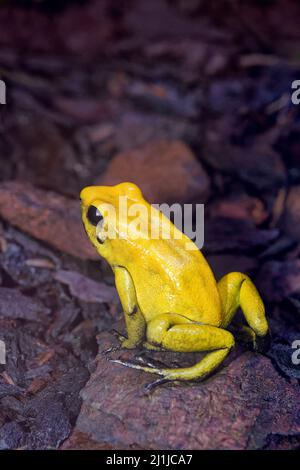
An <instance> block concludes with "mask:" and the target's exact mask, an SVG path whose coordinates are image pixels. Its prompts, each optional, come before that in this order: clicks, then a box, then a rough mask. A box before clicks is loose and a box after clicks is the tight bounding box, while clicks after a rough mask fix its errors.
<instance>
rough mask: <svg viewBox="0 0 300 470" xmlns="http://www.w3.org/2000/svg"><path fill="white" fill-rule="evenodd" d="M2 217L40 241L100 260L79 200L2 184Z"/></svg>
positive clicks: (82, 256)
mask: <svg viewBox="0 0 300 470" xmlns="http://www.w3.org/2000/svg"><path fill="white" fill-rule="evenodd" d="M0 216H1V217H3V218H4V219H5V220H7V221H8V222H10V223H11V224H12V225H14V226H16V227H18V228H19V229H21V230H23V231H24V232H26V233H29V234H30V235H32V236H34V237H35V238H37V239H38V240H42V241H44V242H46V243H49V244H50V245H52V246H53V247H55V248H57V249H58V250H60V251H63V252H65V253H68V254H70V255H72V256H76V257H77V258H81V259H99V257H98V255H97V252H96V251H95V250H94V249H93V247H92V246H91V245H90V243H89V241H88V239H87V236H86V234H85V233H84V229H83V225H82V221H81V215H80V203H79V200H78V201H76V200H73V199H69V198H67V197H65V196H61V195H59V194H56V193H54V192H52V191H44V190H40V189H35V188H33V187H32V186H30V185H27V184H23V183H20V182H17V181H10V182H5V183H2V184H1V185H0Z"/></svg>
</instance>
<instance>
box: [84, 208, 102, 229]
mask: <svg viewBox="0 0 300 470" xmlns="http://www.w3.org/2000/svg"><path fill="white" fill-rule="evenodd" d="M87 219H88V221H89V222H90V223H91V224H92V225H94V226H95V227H97V225H98V224H99V222H101V221H102V220H103V215H102V214H101V212H100V211H99V209H97V207H95V206H90V207H89V209H88V211H87Z"/></svg>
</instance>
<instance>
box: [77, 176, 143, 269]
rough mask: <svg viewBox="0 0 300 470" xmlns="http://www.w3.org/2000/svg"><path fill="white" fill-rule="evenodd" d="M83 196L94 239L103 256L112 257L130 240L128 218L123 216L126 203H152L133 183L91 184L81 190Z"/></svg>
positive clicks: (86, 220)
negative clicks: (113, 253)
mask: <svg viewBox="0 0 300 470" xmlns="http://www.w3.org/2000/svg"><path fill="white" fill-rule="evenodd" d="M80 199H81V210H82V220H83V224H84V227H85V230H86V232H87V235H88V237H89V239H90V241H91V242H92V243H93V245H94V246H95V247H96V249H97V251H98V252H99V254H100V255H101V256H103V257H104V258H106V259H108V260H111V257H112V251H119V252H120V250H122V249H124V243H125V242H126V241H128V240H127V239H128V237H127V235H126V233H127V232H126V230H125V229H127V219H126V217H124V218H123V217H122V216H121V217H120V212H121V211H123V212H124V204H125V206H126V207H127V208H128V207H130V206H132V205H133V204H142V205H147V204H148V203H147V202H146V201H145V200H144V198H143V195H142V193H141V191H140V189H139V188H138V187H137V186H136V185H135V184H133V183H121V184H118V185H116V186H88V187H86V188H84V189H83V190H82V191H81V193H80ZM126 248H127V249H128V246H127V247H126Z"/></svg>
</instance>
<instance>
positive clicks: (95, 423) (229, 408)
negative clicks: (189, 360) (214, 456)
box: [75, 333, 300, 449]
mask: <svg viewBox="0 0 300 470" xmlns="http://www.w3.org/2000/svg"><path fill="white" fill-rule="evenodd" d="M100 341H101V347H103V349H105V348H106V347H108V346H111V345H114V344H116V343H115V341H116V340H113V339H112V336H111V335H109V334H107V333H104V334H102V336H101V337H100ZM135 354H136V351H131V352H124V351H122V354H121V356H122V357H123V358H125V357H126V358H128V359H131V360H134V355H135ZM148 355H150V353H148ZM170 355H171V363H172V364H173V366H174V361H175V359H177V364H176V365H177V366H178V363H179V364H182V365H183V364H184V363H186V357H187V356H188V355H179V354H174V353H155V354H154V353H151V355H150V356H151V358H152V360H153V357H155V358H158V359H160V360H161V361H163V362H164V363H165V362H166V356H167V357H169V358H170ZM233 355H234V354H232V355H231V356H230V357H229V360H228V365H227V366H226V365H225V366H224V365H223V367H222V368H221V369H220V370H219V371H218V372H217V373H214V374H213V375H212V376H211V377H210V378H208V379H206V380H205V381H203V382H201V383H190V384H185V383H181V384H167V385H163V386H160V387H157V388H156V389H154V390H153V391H152V392H151V394H147V393H146V392H145V389H144V386H145V385H146V384H147V383H149V382H151V381H153V380H154V379H155V378H156V376H152V375H151V374H147V373H144V372H141V371H137V370H133V369H128V368H126V367H124V366H121V365H117V364H113V363H110V362H109V361H107V360H106V359H105V356H104V355H101V354H100V355H99V356H98V360H97V364H96V365H97V368H96V371H95V372H94V373H93V374H92V376H91V378H90V380H89V382H88V383H87V385H86V386H85V388H84V390H83V391H82V392H81V395H82V398H83V406H82V408H81V412H80V415H79V417H78V420H77V424H76V427H75V433H84V434H85V435H86V436H89V439H90V440H91V441H93V442H99V443H101V444H103V443H107V445H111V444H113V445H114V446H120V447H121V448H125V449H128V448H136V447H140V448H147V449H258V448H262V447H267V446H268V439H269V436H272V435H273V434H275V433H276V434H277V435H279V436H280V435H282V436H287V435H296V433H299V432H300V421H299V406H298V403H299V399H300V391H299V388H298V386H297V382H296V381H294V380H292V381H291V382H290V383H289V382H287V381H286V380H285V379H284V378H282V377H281V376H280V375H279V373H278V372H277V371H276V370H275V369H274V367H273V365H272V363H271V362H270V360H269V359H267V358H266V357H264V356H262V355H259V354H254V353H251V352H246V353H243V354H242V355H240V356H237V357H236V358H235V359H234V358H233ZM117 356H120V353H117ZM194 360H195V359H194ZM168 363H169V361H168ZM291 442H292V440H291ZM297 445H299V442H298V444H297V443H294V444H292V443H288V447H289V448H293V446H294V447H296V446H297Z"/></svg>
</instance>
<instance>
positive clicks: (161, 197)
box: [97, 140, 209, 203]
mask: <svg viewBox="0 0 300 470" xmlns="http://www.w3.org/2000/svg"><path fill="white" fill-rule="evenodd" d="M123 181H131V182H133V183H136V184H137V185H138V186H140V188H141V189H142V191H143V193H144V196H145V198H146V199H148V200H149V201H150V202H151V203H163V202H187V201H190V200H193V199H196V198H197V199H198V200H199V202H204V201H205V200H206V199H207V197H208V193H209V179H208V176H207V174H206V172H205V171H204V169H203V168H202V165H201V164H200V163H199V162H198V161H197V160H196V158H195V155H194V154H193V153H192V151H191V150H190V149H189V148H188V147H187V146H186V145H185V144H184V143H183V142H181V141H179V140H174V141H171V140H156V141H152V142H149V143H147V144H145V145H143V146H141V147H138V148H136V149H134V150H131V151H128V152H121V153H119V154H117V155H116V156H115V157H114V158H113V159H112V161H111V162H110V164H109V166H108V169H107V170H106V172H105V173H104V175H103V176H102V177H101V178H100V180H98V182H97V184H102V185H106V184H107V185H113V184H118V183H120V182H123Z"/></svg>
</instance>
